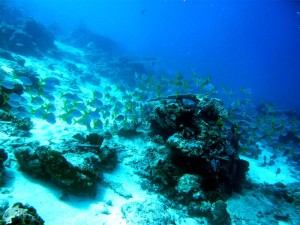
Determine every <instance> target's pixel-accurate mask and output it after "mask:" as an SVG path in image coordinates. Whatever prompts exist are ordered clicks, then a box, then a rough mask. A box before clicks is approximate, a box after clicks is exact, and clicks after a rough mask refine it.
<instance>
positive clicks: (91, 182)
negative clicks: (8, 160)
mask: <svg viewBox="0 0 300 225" xmlns="http://www.w3.org/2000/svg"><path fill="white" fill-rule="evenodd" d="M14 154H15V156H16V158H17V160H18V163H19V165H20V169H21V170H23V171H26V172H28V173H30V174H31V175H34V176H36V177H38V178H43V179H46V180H50V181H51V182H53V183H55V184H57V185H58V186H60V187H63V188H64V189H65V190H67V191H69V192H71V193H74V194H79V195H95V193H96V184H97V182H98V181H99V178H100V174H101V170H102V168H101V159H100V158H99V156H98V155H95V154H94V153H91V152H90V153H80V154H76V153H71V152H69V153H65V154H62V153H61V152H59V151H55V150H52V149H50V148H48V147H45V146H40V147H37V148H36V149H32V148H29V147H26V148H17V149H16V150H15V152H14Z"/></svg>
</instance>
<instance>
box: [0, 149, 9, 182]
mask: <svg viewBox="0 0 300 225" xmlns="http://www.w3.org/2000/svg"><path fill="white" fill-rule="evenodd" d="M7 158H8V155H7V153H6V151H5V150H4V149H3V148H0V185H2V184H3V183H4V181H3V177H4V166H3V163H4V162H5V161H6V160H7Z"/></svg>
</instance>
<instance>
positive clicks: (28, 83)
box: [18, 77, 32, 86]
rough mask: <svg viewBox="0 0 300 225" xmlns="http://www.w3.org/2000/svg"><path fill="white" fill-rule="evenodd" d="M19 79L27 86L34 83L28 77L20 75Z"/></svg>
mask: <svg viewBox="0 0 300 225" xmlns="http://www.w3.org/2000/svg"><path fill="white" fill-rule="evenodd" d="M18 79H19V80H20V81H21V82H22V83H23V85H26V86H31V85H32V81H31V80H30V79H29V78H28V77H19V78H18Z"/></svg>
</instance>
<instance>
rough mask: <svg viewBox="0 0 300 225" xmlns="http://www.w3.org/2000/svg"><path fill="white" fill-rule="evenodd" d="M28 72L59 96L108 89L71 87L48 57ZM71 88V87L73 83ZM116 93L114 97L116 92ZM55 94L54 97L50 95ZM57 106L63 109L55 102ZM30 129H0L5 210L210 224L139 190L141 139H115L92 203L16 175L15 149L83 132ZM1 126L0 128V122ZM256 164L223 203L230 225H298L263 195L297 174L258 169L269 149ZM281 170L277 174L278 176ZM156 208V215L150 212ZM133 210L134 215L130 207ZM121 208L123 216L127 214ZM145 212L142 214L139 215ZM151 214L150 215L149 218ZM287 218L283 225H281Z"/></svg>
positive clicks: (283, 206)
mask: <svg viewBox="0 0 300 225" xmlns="http://www.w3.org/2000/svg"><path fill="white" fill-rule="evenodd" d="M56 45H57V46H58V47H59V48H60V50H61V51H64V52H68V54H70V55H72V56H74V57H75V56H76V57H79V58H80V57H82V55H83V54H84V53H83V52H82V51H81V50H79V49H76V48H73V47H71V46H67V45H64V44H61V43H56ZM24 58H25V60H26V64H25V65H26V66H28V67H29V66H30V67H34V68H35V70H36V71H37V72H38V74H39V75H40V76H41V77H47V76H48V75H49V74H51V76H53V77H56V78H57V79H59V80H60V82H61V85H60V86H59V87H58V90H56V94H57V95H59V94H58V93H59V92H72V91H74V90H75V91H76V93H78V95H80V96H81V97H82V98H89V97H90V95H91V92H89V90H93V89H98V90H99V89H101V87H104V88H105V87H107V86H112V84H111V83H110V81H109V79H106V78H105V77H101V85H100V86H98V87H97V86H96V84H90V83H88V82H87V83H86V84H82V86H77V87H72V86H70V81H72V80H73V79H74V80H76V79H79V78H78V77H72V76H70V72H68V71H67V70H66V67H65V64H64V63H63V62H61V61H58V60H55V59H53V58H51V57H47V56H44V57H43V59H37V58H31V57H24ZM49 64H55V70H50V69H49ZM76 65H77V66H78V67H79V68H81V69H82V70H83V71H84V72H86V73H87V72H88V69H87V68H86V66H85V65H84V64H80V63H79V64H78V63H77V64H76ZM0 67H1V68H2V69H6V70H8V69H7V68H9V64H7V61H6V60H2V59H0ZM71 83H72V82H71ZM115 93H118V91H116V92H115ZM54 94H55V93H54ZM56 101H57V104H62V103H61V102H59V101H60V99H59V98H58V99H56ZM32 121H33V124H34V126H33V129H32V130H31V131H30V132H31V136H30V137H27V138H25V137H19V136H18V134H14V135H11V134H10V135H9V134H8V132H7V129H8V128H7V126H1V127H0V142H1V147H2V148H6V149H8V153H9V159H8V160H7V161H6V162H5V163H4V165H5V168H4V170H5V185H4V187H2V188H1V198H2V199H5V200H7V201H8V203H9V205H12V204H13V203H15V202H22V203H25V204H29V205H31V206H33V207H34V208H35V209H36V210H37V213H38V214H39V215H40V216H41V217H42V218H43V219H44V220H45V224H47V225H54V224H55V225H57V224H61V225H64V224H65V225H67V224H68V225H71V224H73V225H84V224H86V225H92V224H93V225H98V224H99V225H102V224H113V225H115V224H162V223H158V222H156V223H151V222H149V221H151V220H148V222H145V221H147V220H145V217H147V215H148V216H153V215H155V214H160V213H162V212H161V211H158V210H163V211H164V212H167V213H168V214H169V215H170V216H171V218H172V219H173V221H175V223H176V224H182V225H184V224H186V225H188V224H189V225H192V224H208V222H207V221H206V219H205V218H196V217H191V216H189V215H188V214H187V210H186V208H185V207H184V206H174V205H173V203H172V201H171V200H170V199H167V198H165V197H164V196H162V195H160V194H159V193H155V192H150V191H147V190H145V189H143V188H142V187H143V186H142V185H141V184H142V182H143V179H144V178H142V177H140V176H139V175H138V174H137V173H136V172H135V168H134V167H133V164H134V163H135V162H137V161H138V160H143V158H144V157H143V155H142V154H143V153H144V152H145V151H147V149H148V148H149V147H151V146H153V147H155V143H152V142H151V140H149V139H145V138H143V137H137V138H131V139H126V138H121V137H118V136H117V135H116V136H115V137H113V138H114V141H115V142H116V143H118V144H120V145H122V146H124V150H123V151H119V152H117V153H118V164H117V166H116V168H115V169H114V170H113V171H111V172H105V173H104V174H103V181H102V182H100V183H99V186H98V190H97V194H96V196H95V197H94V198H90V197H78V196H73V195H71V194H67V195H66V194H65V193H64V192H63V191H62V190H61V189H60V188H59V187H56V186H55V185H53V184H51V183H49V182H47V181H41V180H40V179H36V178H33V177H31V176H29V175H27V174H26V173H24V172H22V171H20V170H18V163H17V161H16V159H15V157H14V155H13V146H14V144H22V143H23V144H26V143H28V142H32V141H39V142H40V144H42V145H47V144H49V143H50V142H55V143H59V142H61V141H64V140H66V139H68V138H70V137H72V136H73V135H74V134H76V133H78V132H81V131H82V130H83V129H85V128H84V127H83V126H81V125H79V124H76V125H74V124H73V125H68V124H66V123H65V122H64V121H62V120H60V119H57V121H56V123H55V124H50V123H48V122H46V121H45V120H42V119H38V118H35V119H32ZM1 123H4V122H1ZM261 150H262V152H261V154H260V155H259V157H258V158H257V159H253V158H249V157H246V156H241V158H242V159H245V160H247V161H248V162H249V163H250V170H249V172H248V173H247V181H248V182H249V183H251V185H248V186H247V187H246V188H245V189H244V190H243V191H242V193H234V194H233V196H231V197H229V199H228V200H227V201H226V204H227V207H228V208H227V209H228V212H229V214H230V217H231V219H232V224H233V225H242V224H247V225H250V224H253V225H254V224H269V225H270V224H290V225H292V224H293V225H300V213H299V211H297V210H299V208H298V209H297V208H296V207H295V205H294V204H289V203H286V202H282V201H281V200H280V201H276V194H275V193H272V192H268V191H266V189H267V187H268V185H274V184H276V183H278V182H281V183H283V184H284V185H286V186H288V185H290V184H293V183H297V182H300V175H299V171H297V170H296V169H295V168H294V167H293V166H292V165H291V164H290V163H288V162H286V160H287V158H285V157H278V158H277V159H276V164H275V165H273V166H264V167H263V166H262V164H263V156H264V155H266V156H267V157H269V156H270V155H272V153H271V151H270V149H269V148H268V147H267V146H265V147H262V148H261ZM278 168H280V170H281V172H280V173H278V174H277V173H276V171H277V169H278ZM137 203H139V204H141V205H142V206H143V207H142V209H141V210H140V211H141V212H140V213H137V212H136V211H135V210H134V207H132V206H133V205H134V204H137ZM154 205H155V207H157V208H156V210H157V212H153V211H155V210H154V209H155V208H153V207H154ZM129 206H131V207H132V211H130V210H128V207H129ZM125 208H127V210H126V211H125ZM143 210H145V211H144V213H143ZM150 212H151V213H150ZM286 214H288V215H289V216H288V219H287V221H283V220H280V219H278V218H281V217H280V216H282V217H284V216H285V215H286Z"/></svg>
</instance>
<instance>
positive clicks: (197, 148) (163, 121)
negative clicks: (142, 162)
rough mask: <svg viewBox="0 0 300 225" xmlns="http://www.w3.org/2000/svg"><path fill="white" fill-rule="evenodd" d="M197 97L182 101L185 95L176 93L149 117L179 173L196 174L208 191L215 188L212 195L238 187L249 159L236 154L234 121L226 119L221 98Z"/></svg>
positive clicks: (154, 132) (236, 144) (155, 133)
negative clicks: (172, 99) (246, 159)
mask: <svg viewBox="0 0 300 225" xmlns="http://www.w3.org/2000/svg"><path fill="white" fill-rule="evenodd" d="M190 99H191V98H190V96H189V98H187V100H190ZM196 99H197V101H194V102H193V103H194V104H189V103H187V102H185V101H184V100H186V96H178V99H176V101H175V102H174V101H170V102H162V103H160V104H158V105H157V107H156V108H155V110H154V112H153V114H152V115H151V118H150V123H151V130H152V133H153V134H154V135H157V134H159V135H160V136H162V137H163V139H164V140H165V145H166V146H168V147H169V149H170V152H169V158H168V160H169V162H170V163H171V164H172V166H173V167H176V168H177V170H179V174H178V175H180V174H181V175H180V176H182V175H184V174H192V175H196V176H199V177H200V179H198V180H199V182H198V184H199V186H201V188H202V189H203V190H205V191H206V192H207V194H208V192H215V194H214V195H215V197H216V196H226V194H231V193H232V191H240V190H241V188H242V183H243V182H244V180H245V173H246V171H247V170H248V162H246V161H244V160H241V159H239V157H238V137H237V135H236V134H235V127H234V124H230V123H229V121H227V111H226V110H225V108H224V107H223V106H222V103H221V101H220V100H218V99H215V98H208V97H206V96H204V97H203V98H196ZM226 123H229V125H226ZM161 163H162V162H161ZM161 163H160V164H161ZM157 166H159V165H157ZM155 170H156V173H157V172H158V170H157V169H155ZM154 176H157V174H155V175H154ZM186 176H187V175H186ZM182 179H183V178H180V179H179V182H181V181H182ZM175 180H178V179H175ZM200 181H201V182H200ZM216 194H217V195H216Z"/></svg>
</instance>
